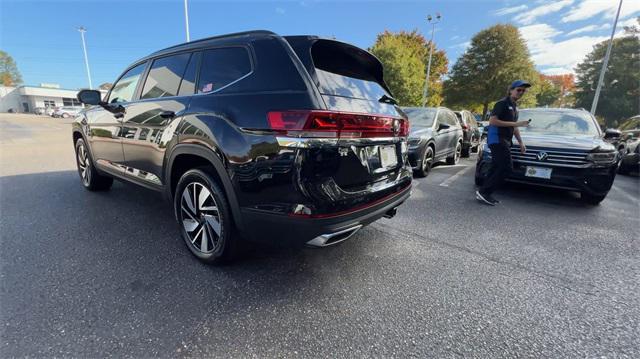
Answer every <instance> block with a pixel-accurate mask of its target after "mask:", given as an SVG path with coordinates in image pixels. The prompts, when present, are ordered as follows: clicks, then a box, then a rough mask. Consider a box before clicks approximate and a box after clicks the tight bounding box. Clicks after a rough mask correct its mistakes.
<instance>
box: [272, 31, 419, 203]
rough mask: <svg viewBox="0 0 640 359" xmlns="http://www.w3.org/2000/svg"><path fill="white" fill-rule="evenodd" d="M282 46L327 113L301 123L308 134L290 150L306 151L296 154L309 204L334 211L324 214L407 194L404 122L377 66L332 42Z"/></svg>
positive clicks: (301, 40) (296, 41) (293, 40)
mask: <svg viewBox="0 0 640 359" xmlns="http://www.w3.org/2000/svg"><path fill="white" fill-rule="evenodd" d="M286 39H287V41H289V43H290V44H291V45H292V48H293V49H294V51H295V52H296V53H297V54H298V57H299V58H300V60H301V61H302V63H303V64H304V65H305V67H306V69H307V71H308V72H309V75H310V76H311V77H312V79H313V81H314V82H315V84H316V87H317V90H318V92H319V93H320V95H321V97H322V99H323V100H324V102H325V105H326V109H325V110H322V111H314V112H313V113H311V114H310V115H309V114H307V115H306V116H307V117H306V119H303V120H300V121H306V123H307V124H309V123H311V126H307V127H305V130H306V131H301V132H299V133H298V134H297V136H298V137H301V138H304V139H298V140H297V141H298V142H297V144H296V146H298V147H304V150H303V151H300V153H299V157H300V159H299V163H300V171H301V172H300V178H301V179H303V181H305V182H306V183H305V186H304V187H305V190H306V191H307V192H308V194H309V196H311V197H313V198H314V199H317V200H319V201H320V202H322V200H324V201H325V204H327V205H328V206H330V207H336V206H337V208H332V209H330V208H326V210H341V209H344V208H349V207H353V206H355V205H361V204H363V203H366V202H368V201H375V200H376V199H378V198H380V197H383V196H385V195H388V193H390V192H393V191H396V190H398V188H399V187H405V186H407V185H408V184H409V183H410V171H409V172H407V168H408V167H407V165H406V164H407V162H406V136H407V134H408V120H407V118H406V117H405V115H404V114H403V113H402V112H401V111H400V110H399V109H398V108H397V107H396V106H395V105H394V104H393V103H391V100H390V99H391V98H392V95H391V92H390V91H389V89H388V88H387V85H386V84H385V83H384V80H383V77H382V76H383V69H382V65H381V63H380V62H379V61H378V59H377V58H376V57H375V56H373V55H371V54H370V53H368V52H366V51H364V50H362V49H359V48H357V47H355V46H352V45H348V44H345V43H341V42H338V41H333V40H324V39H318V38H314V37H286ZM284 116H287V115H286V114H285V115H284ZM293 117H295V115H294V116H293ZM303 117H304V116H303ZM289 120H291V118H289ZM295 121H296V120H294V122H295ZM272 125H273V123H272ZM294 136H296V135H294ZM299 143H304V146H300V145H299Z"/></svg>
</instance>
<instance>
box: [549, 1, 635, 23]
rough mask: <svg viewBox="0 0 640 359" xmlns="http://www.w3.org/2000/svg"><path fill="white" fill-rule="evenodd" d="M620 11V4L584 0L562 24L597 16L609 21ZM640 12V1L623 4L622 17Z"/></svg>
mask: <svg viewBox="0 0 640 359" xmlns="http://www.w3.org/2000/svg"><path fill="white" fill-rule="evenodd" d="M616 11H618V2H617V1H613V0H604V1H603V0H583V1H582V2H580V3H579V4H577V5H576V6H574V7H573V8H571V10H569V12H567V14H565V16H564V17H563V18H562V22H573V21H580V20H586V19H590V18H592V17H594V16H596V15H599V14H604V16H605V17H606V18H608V19H613V18H614V17H615V16H616ZM638 12H640V1H638V0H627V1H625V2H623V3H622V9H620V17H621V18H625V17H627V16H630V15H633V14H636V13H638Z"/></svg>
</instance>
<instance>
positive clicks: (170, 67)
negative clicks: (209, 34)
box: [140, 53, 191, 99]
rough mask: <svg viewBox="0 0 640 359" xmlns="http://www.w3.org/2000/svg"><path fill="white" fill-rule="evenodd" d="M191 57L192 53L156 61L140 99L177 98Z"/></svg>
mask: <svg viewBox="0 0 640 359" xmlns="http://www.w3.org/2000/svg"><path fill="white" fill-rule="evenodd" d="M190 57H191V54H190V53H184V54H179V55H173V56H166V57H161V58H159V59H156V60H154V61H153V65H151V70H150V71H149V75H148V76H147V79H146V81H145V83H144V89H143V90H142V94H141V96H140V98H141V99H148V98H157V97H169V96H176V95H177V94H178V86H180V80H181V79H182V75H183V74H184V70H185V69H186V68H187V64H188V63H189V58H190Z"/></svg>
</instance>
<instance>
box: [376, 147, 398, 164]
mask: <svg viewBox="0 0 640 359" xmlns="http://www.w3.org/2000/svg"><path fill="white" fill-rule="evenodd" d="M379 151H380V166H381V167H383V168H388V167H395V165H397V164H398V156H397V155H396V146H395V145H391V146H380V147H379Z"/></svg>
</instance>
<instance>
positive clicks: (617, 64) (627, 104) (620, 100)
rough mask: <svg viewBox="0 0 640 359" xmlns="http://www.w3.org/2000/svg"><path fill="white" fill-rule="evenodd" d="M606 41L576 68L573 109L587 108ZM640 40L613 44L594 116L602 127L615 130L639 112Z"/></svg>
mask: <svg viewBox="0 0 640 359" xmlns="http://www.w3.org/2000/svg"><path fill="white" fill-rule="evenodd" d="M608 41H609V40H606V41H603V42H601V43H599V44H596V45H595V46H594V48H593V51H591V53H589V54H588V55H587V56H586V57H585V58H584V60H583V61H582V62H581V63H580V64H578V66H577V67H576V77H577V78H578V81H577V84H576V105H577V106H578V107H584V108H586V109H589V108H591V104H592V102H593V98H594V96H595V91H596V87H597V85H598V79H599V77H600V70H601V68H602V62H603V59H604V55H605V52H606V50H607V45H608ZM638 54H640V39H639V38H638V35H636V34H633V33H627V35H626V36H624V37H621V38H617V39H614V40H613V46H612V49H611V56H610V58H609V64H608V66H607V71H606V73H605V76H604V81H603V84H602V89H601V91H600V97H599V101H598V107H597V109H596V115H597V116H599V117H603V118H604V122H605V125H606V126H608V127H615V126H616V125H617V124H618V123H620V122H621V121H622V120H624V119H626V118H628V117H631V116H633V115H636V114H638V112H640V103H639V99H640V71H639V70H638V69H640V56H638Z"/></svg>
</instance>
